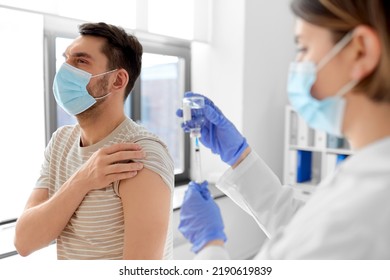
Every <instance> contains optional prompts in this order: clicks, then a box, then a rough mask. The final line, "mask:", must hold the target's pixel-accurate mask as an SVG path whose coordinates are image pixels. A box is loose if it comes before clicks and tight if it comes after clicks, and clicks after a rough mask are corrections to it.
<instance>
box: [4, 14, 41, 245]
mask: <svg viewBox="0 0 390 280" xmlns="http://www.w3.org/2000/svg"><path fill="white" fill-rule="evenodd" d="M26 21H28V22H29V24H28V25H26V24H25V22H26ZM0 37H1V38H2V43H1V44H0V60H1V63H0V76H1V77H2V78H1V80H2V83H1V92H2V97H1V102H0V104H1V105H0V119H1V130H2V137H0V146H1V147H2V162H3V165H2V170H1V172H2V174H3V175H4V176H2V194H1V195H0V222H1V221H4V220H9V219H14V218H16V217H18V216H19V214H20V213H21V211H22V210H23V208H24V205H25V203H26V201H27V198H28V196H29V194H30V192H31V190H32V188H33V187H34V185H35V182H36V180H37V178H38V176H39V170H40V166H41V164H42V159H43V151H44V148H45V113H44V112H45V110H44V95H43V93H44V87H43V63H42V61H43V18H42V16H40V15H36V14H30V13H26V12H20V11H14V10H10V9H3V8H0ZM18 46H23V51H20V47H18ZM15 51H16V52H15ZM0 240H1V239H0ZM0 244H1V241H0ZM0 253H1V252H0Z"/></svg>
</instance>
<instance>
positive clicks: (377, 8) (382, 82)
mask: <svg viewBox="0 0 390 280" xmlns="http://www.w3.org/2000/svg"><path fill="white" fill-rule="evenodd" d="M291 9H292V11H293V13H294V14H295V15H296V16H297V17H299V18H301V19H303V20H305V21H307V22H309V23H311V24H314V25H317V26H320V27H323V28H326V29H328V30H330V31H331V32H332V34H333V39H334V42H335V43H336V42H337V41H339V40H340V39H341V38H342V37H343V36H344V35H345V34H347V33H348V32H349V31H351V30H353V29H354V28H356V27H357V26H359V25H365V26H368V27H370V28H371V29H373V30H375V32H376V33H377V35H378V38H379V40H380V44H381V57H380V62H379V64H378V66H377V68H376V69H375V70H374V71H373V72H372V73H371V74H370V75H368V76H367V77H366V78H364V79H363V80H362V81H361V82H360V83H359V85H358V86H356V89H359V90H363V91H364V92H365V93H366V94H367V96H368V97H369V98H370V99H371V100H374V101H378V102H390V78H389V75H390V74H389V73H390V1H389V0H292V2H291Z"/></svg>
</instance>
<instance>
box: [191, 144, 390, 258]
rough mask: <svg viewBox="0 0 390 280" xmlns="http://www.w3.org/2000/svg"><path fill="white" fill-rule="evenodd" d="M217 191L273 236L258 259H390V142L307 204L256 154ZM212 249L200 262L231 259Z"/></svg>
mask: <svg viewBox="0 0 390 280" xmlns="http://www.w3.org/2000/svg"><path fill="white" fill-rule="evenodd" d="M217 186H218V187H219V188H220V189H221V190H222V191H223V192H224V193H226V194H227V195H228V196H229V197H230V198H231V199H232V200H233V201H235V202H236V203H238V204H239V205H240V206H241V207H242V208H243V209H244V210H246V211H247V212H248V213H250V214H251V215H252V216H253V217H254V218H255V220H256V221H257V223H258V224H259V226H260V227H261V228H262V229H263V230H264V232H265V233H266V234H267V235H268V237H269V239H268V240H267V241H266V242H265V244H264V245H263V247H262V249H261V250H260V252H259V254H258V255H257V256H256V258H257V259H333V260H337V259H390V137H387V138H384V139H382V140H380V141H377V142H376V143H373V144H371V145H369V146H367V147H365V148H364V149H362V150H360V151H357V152H356V153H355V155H353V156H350V157H349V158H347V159H346V160H345V162H344V163H342V164H341V165H340V166H339V167H338V169H337V170H336V171H335V173H334V174H333V175H332V176H330V177H328V178H327V179H325V180H324V181H323V182H322V183H321V184H320V185H319V186H318V189H317V190H316V191H315V193H314V194H313V195H312V197H311V198H310V199H309V200H308V201H307V203H306V204H305V205H304V204H303V203H301V202H299V201H297V200H296V199H294V197H293V190H292V189H291V187H289V186H282V185H281V184H280V182H279V180H278V179H277V177H276V176H275V175H274V174H273V173H272V171H271V170H270V169H269V168H268V166H267V165H266V164H265V163H264V162H263V161H262V160H261V159H260V158H259V156H258V155H257V154H256V153H255V152H251V154H250V155H249V156H248V157H247V158H246V159H245V160H244V161H243V162H242V163H241V164H240V165H239V166H238V167H237V168H236V169H234V170H232V169H229V170H228V171H227V172H226V173H225V174H224V176H223V177H222V178H221V180H220V181H219V183H218V184H217ZM227 258H229V256H228V253H227V252H226V251H225V249H224V248H223V247H217V246H210V247H206V248H205V249H203V250H202V251H201V252H199V253H198V255H197V256H196V259H227Z"/></svg>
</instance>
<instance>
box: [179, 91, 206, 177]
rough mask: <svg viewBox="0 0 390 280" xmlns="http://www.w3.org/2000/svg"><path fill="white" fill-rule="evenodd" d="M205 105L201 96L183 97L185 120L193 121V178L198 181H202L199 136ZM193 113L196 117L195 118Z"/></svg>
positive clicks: (191, 130)
mask: <svg viewBox="0 0 390 280" xmlns="http://www.w3.org/2000/svg"><path fill="white" fill-rule="evenodd" d="M203 107H204V98H203V97H200V96H193V97H186V98H184V99H183V120H184V122H188V121H192V122H193V123H192V125H193V127H192V128H191V129H190V137H191V139H194V143H193V147H194V168H193V178H194V180H195V182H196V183H199V184H200V183H202V182H203V180H202V168H201V159H200V144H199V137H200V136H201V133H200V131H201V123H202V121H203V119H202V115H203V113H202V108H203ZM193 114H194V116H195V118H194V119H193Z"/></svg>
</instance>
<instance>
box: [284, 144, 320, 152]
mask: <svg viewBox="0 0 390 280" xmlns="http://www.w3.org/2000/svg"><path fill="white" fill-rule="evenodd" d="M289 149H290V150H300V151H309V152H324V151H325V149H323V148H317V147H310V146H307V147H304V146H298V145H290V146H289Z"/></svg>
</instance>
